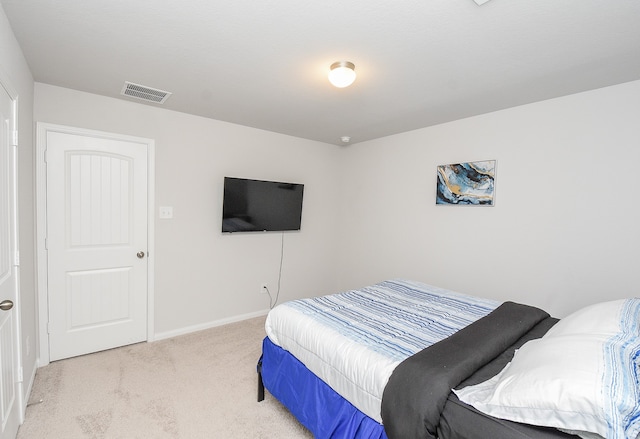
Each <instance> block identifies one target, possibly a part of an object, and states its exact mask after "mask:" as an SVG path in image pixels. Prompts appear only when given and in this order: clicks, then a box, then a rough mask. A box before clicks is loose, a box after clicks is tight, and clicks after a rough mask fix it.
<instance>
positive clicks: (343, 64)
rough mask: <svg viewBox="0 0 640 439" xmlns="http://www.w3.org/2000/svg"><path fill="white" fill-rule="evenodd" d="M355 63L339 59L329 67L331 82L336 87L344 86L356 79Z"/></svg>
mask: <svg viewBox="0 0 640 439" xmlns="http://www.w3.org/2000/svg"><path fill="white" fill-rule="evenodd" d="M355 68H356V66H355V64H353V63H352V62H349V61H337V62H334V63H333V64H331V68H330V69H329V82H330V83H331V84H333V85H334V86H335V87H338V88H344V87H348V86H350V85H351V84H353V81H355V80H356V72H355Z"/></svg>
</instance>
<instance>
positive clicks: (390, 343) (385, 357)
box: [265, 280, 500, 422]
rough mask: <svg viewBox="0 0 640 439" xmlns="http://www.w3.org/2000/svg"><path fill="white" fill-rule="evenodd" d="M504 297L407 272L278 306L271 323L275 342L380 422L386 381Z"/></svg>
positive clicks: (267, 326)
mask: <svg viewBox="0 0 640 439" xmlns="http://www.w3.org/2000/svg"><path fill="white" fill-rule="evenodd" d="M499 305H500V302H497V301H494V300H490V299H483V298H477V297H472V296H468V295H464V294H460V293H455V292H452V291H449V290H445V289H442V288H438V287H434V286H431V285H427V284H422V283H419V282H413V281H407V280H391V281H385V282H381V283H379V284H376V285H372V286H370V287H366V288H363V289H359V290H351V291H346V292H343V293H338V294H332V295H328V296H322V297H315V298H310V299H301V300H295V301H291V302H287V303H283V304H281V305H278V306H277V307H275V308H274V309H273V310H271V312H270V313H269V315H268V316H267V320H266V324H265V330H266V333H267V336H268V338H269V339H270V340H271V342H272V343H274V344H275V345H277V346H280V347H281V348H283V349H284V350H286V351H288V352H290V353H291V354H292V355H293V356H295V357H296V358H297V359H298V360H299V361H300V362H301V363H302V364H304V366H305V367H306V368H307V369H309V370H310V371H311V372H312V373H314V374H315V375H316V376H317V377H319V378H320V379H321V380H322V381H324V382H325V383H327V384H328V385H329V386H330V387H331V388H332V389H334V390H335V391H336V392H337V393H338V394H339V395H340V396H342V397H343V398H345V399H346V400H348V401H349V402H351V404H353V405H354V406H355V407H356V408H357V409H358V410H360V411H361V412H362V413H364V414H365V415H367V416H369V417H370V418H372V419H374V420H376V421H377V422H382V419H381V416H380V407H381V400H382V394H383V391H384V388H385V386H386V384H387V382H388V380H389V377H390V376H391V373H392V372H393V370H394V369H395V368H396V366H397V365H398V364H399V363H400V362H401V361H403V360H404V359H406V358H408V357H409V356H411V355H413V354H415V353H417V352H419V351H421V350H422V349H424V348H426V347H428V346H430V345H432V344H434V343H436V342H438V341H440V340H442V339H444V338H446V337H449V336H450V335H452V334H454V333H455V332H457V331H458V330H460V329H462V328H463V327H465V326H467V325H469V324H471V323H473V322H475V321H476V320H478V319H480V318H482V317H484V316H485V315H487V314H489V313H490V312H491V311H492V310H494V309H495V308H497V307H498V306H499Z"/></svg>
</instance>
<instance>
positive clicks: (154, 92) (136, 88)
mask: <svg viewBox="0 0 640 439" xmlns="http://www.w3.org/2000/svg"><path fill="white" fill-rule="evenodd" d="M120 94H122V95H124V96H130V97H132V98H136V99H142V100H143V101H147V102H155V103H157V104H164V101H166V100H167V99H169V96H171V93H170V92H168V91H164V90H158V89H156V88H151V87H146V86H144V85H140V84H134V83H133V82H128V81H125V83H124V87H122V91H121V92H120Z"/></svg>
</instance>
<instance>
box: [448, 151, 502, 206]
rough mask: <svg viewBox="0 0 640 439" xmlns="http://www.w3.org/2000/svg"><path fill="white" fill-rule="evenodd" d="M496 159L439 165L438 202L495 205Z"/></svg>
mask: <svg viewBox="0 0 640 439" xmlns="http://www.w3.org/2000/svg"><path fill="white" fill-rule="evenodd" d="M495 173H496V161H495V160H484V161H479V162H467V163H455V164H451V165H440V166H438V182H437V191H436V204H470V205H476V206H493V193H494V187H495Z"/></svg>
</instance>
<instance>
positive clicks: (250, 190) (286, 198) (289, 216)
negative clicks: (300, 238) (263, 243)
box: [222, 177, 304, 232]
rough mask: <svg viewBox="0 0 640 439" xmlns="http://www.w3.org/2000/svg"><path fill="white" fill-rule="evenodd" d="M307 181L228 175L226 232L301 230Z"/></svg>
mask: <svg viewBox="0 0 640 439" xmlns="http://www.w3.org/2000/svg"><path fill="white" fill-rule="evenodd" d="M303 192H304V185H303V184H297V183H283V182H278V181H263V180H250V179H245V178H234V177H225V178H224V197H223V202H222V231H223V232H271V231H285V230H300V222H301V219H302V195H303Z"/></svg>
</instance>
